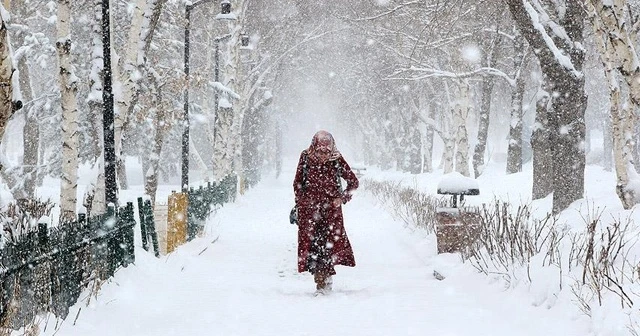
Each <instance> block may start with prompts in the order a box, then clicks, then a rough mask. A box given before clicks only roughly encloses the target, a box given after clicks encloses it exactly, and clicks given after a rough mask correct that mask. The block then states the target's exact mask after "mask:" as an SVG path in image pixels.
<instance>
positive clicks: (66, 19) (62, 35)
mask: <svg viewBox="0 0 640 336" xmlns="http://www.w3.org/2000/svg"><path fill="white" fill-rule="evenodd" d="M70 7H71V4H70V0H59V2H58V23H57V28H58V40H57V41H56V49H57V50H58V66H59V70H58V71H59V80H60V93H61V105H62V138H63V144H62V178H61V182H62V183H61V186H60V218H61V219H62V220H68V221H72V220H75V218H76V204H77V196H76V191H77V188H78V107H77V101H76V92H77V90H78V88H77V82H76V81H77V80H78V78H77V77H76V76H75V75H74V73H73V68H72V65H71V29H70V28H71V16H70V14H71V12H70V11H71V8H70Z"/></svg>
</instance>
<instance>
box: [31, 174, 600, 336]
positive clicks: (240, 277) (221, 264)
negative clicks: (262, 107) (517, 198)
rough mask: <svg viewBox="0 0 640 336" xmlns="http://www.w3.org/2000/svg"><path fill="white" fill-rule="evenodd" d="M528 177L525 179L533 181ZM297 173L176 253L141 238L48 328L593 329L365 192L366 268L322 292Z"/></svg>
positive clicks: (360, 204) (118, 331)
mask: <svg viewBox="0 0 640 336" xmlns="http://www.w3.org/2000/svg"><path fill="white" fill-rule="evenodd" d="M367 173H368V174H369V172H367ZM371 174H372V175H374V176H376V178H382V177H385V178H389V179H392V178H394V177H393V175H394V174H393V173H382V172H375V171H371ZM404 176H405V177H406V176H407V175H404ZM522 176H524V175H522ZM522 176H521V177H520V178H516V179H517V180H519V182H517V184H516V185H521V186H522V187H523V188H522V189H523V190H524V188H525V187H526V183H527V182H526V181H524V182H523V180H524V179H525V178H523V177H522ZM396 177H397V176H396ZM509 178H512V177H509ZM292 180H293V171H288V172H286V173H285V174H284V176H282V177H281V178H280V179H278V180H276V179H267V180H266V181H264V182H262V183H261V184H259V185H258V186H257V187H256V188H254V189H251V190H249V191H248V192H247V193H246V194H245V195H243V196H241V197H239V198H238V199H237V200H236V202H235V203H232V204H228V205H226V206H224V207H223V208H221V209H219V210H218V211H217V213H216V214H215V216H212V218H211V219H210V221H209V223H208V225H207V229H206V233H205V236H203V237H201V238H198V239H196V240H194V241H193V242H191V243H188V244H186V245H184V246H182V247H180V248H179V249H178V250H177V251H176V252H174V253H173V254H170V255H168V256H164V257H162V258H160V259H156V258H153V257H152V255H151V254H150V253H148V252H146V251H144V250H142V249H141V248H139V247H138V249H137V250H136V258H137V259H136V263H135V265H132V266H129V267H128V268H126V269H123V270H120V271H119V272H117V274H116V275H115V277H114V278H113V279H112V280H110V281H109V282H107V283H105V284H104V286H103V287H102V290H101V291H100V292H99V294H98V297H97V300H96V299H95V298H90V300H89V298H88V297H87V294H84V295H83V296H82V297H81V300H80V301H79V302H78V303H77V304H76V305H75V306H74V307H72V308H71V310H70V314H69V317H68V318H67V319H66V320H65V321H63V322H62V324H61V325H60V328H59V330H58V331H55V330H54V328H53V325H54V323H55V322H53V321H49V322H48V325H47V329H46V330H45V332H44V334H45V335H53V334H55V335H83V336H84V335H97V336H100V335H110V336H111V335H154V336H155V335H278V336H280V335H441V336H453V335H472V336H479V335H491V336H500V335H509V336H512V335H563V336H567V335H588V334H589V330H587V329H586V328H587V327H588V323H585V318H586V317H584V316H580V315H579V314H578V313H576V312H574V310H573V309H570V307H567V306H566V305H559V304H556V305H553V306H551V307H549V308H545V307H544V306H541V307H535V306H534V305H533V304H532V303H531V298H530V294H528V293H527V292H526V291H504V289H503V288H502V287H501V286H500V285H499V284H497V283H491V282H490V279H489V278H487V277H485V276H483V275H481V274H478V273H476V272H475V270H474V269H473V268H472V267H471V266H469V265H468V264H462V263H461V262H460V261H459V258H458V257H457V256H454V255H437V254H436V247H435V238H434V237H433V236H428V235H426V234H424V233H423V232H421V231H419V230H416V229H412V228H406V227H404V226H403V224H401V223H400V222H398V221H396V220H394V219H393V218H392V217H391V216H390V214H389V213H388V212H387V211H385V210H384V209H383V208H382V206H380V205H378V204H377V203H376V202H375V201H374V200H373V199H372V198H371V197H370V196H367V195H366V194H365V193H364V192H359V193H357V194H356V195H355V196H354V199H353V201H352V202H351V203H349V204H347V205H346V206H345V208H344V211H345V225H346V229H347V232H348V234H349V237H350V239H351V242H352V245H353V248H354V252H355V256H356V262H357V266H356V267H355V268H347V267H338V268H337V272H338V274H337V276H335V279H334V292H333V293H331V294H330V295H328V296H321V297H314V296H313V295H312V293H313V292H314V289H315V284H314V283H313V279H312V277H311V275H309V274H308V273H305V274H299V273H297V271H296V230H297V228H296V227H295V226H292V225H290V224H289V223H288V214H289V210H290V207H291V206H292V202H293V191H292V188H291V181H292ZM433 180H434V181H429V180H428V179H427V178H425V179H422V180H420V179H418V180H413V181H412V182H411V183H415V184H417V185H422V186H426V185H433V186H435V185H436V184H437V180H436V179H435V178H433ZM514 183H515V182H514ZM528 183H529V186H530V182H528ZM480 188H481V193H482V191H483V190H484V191H485V194H484V196H482V197H488V196H487V195H491V193H492V188H495V189H498V188H499V184H498V183H494V184H493V185H491V186H489V185H487V181H484V182H483V181H482V180H481V181H480ZM434 192H435V189H434ZM137 244H138V245H139V244H140V243H139V239H138V240H137ZM434 270H438V271H439V272H441V273H443V274H444V275H445V276H446V279H445V280H443V281H438V280H436V279H435V278H434V277H433V271H434ZM88 300H89V304H88V306H87V301H88ZM76 315H77V320H75V318H76ZM74 320H75V321H74ZM43 327H44V323H43Z"/></svg>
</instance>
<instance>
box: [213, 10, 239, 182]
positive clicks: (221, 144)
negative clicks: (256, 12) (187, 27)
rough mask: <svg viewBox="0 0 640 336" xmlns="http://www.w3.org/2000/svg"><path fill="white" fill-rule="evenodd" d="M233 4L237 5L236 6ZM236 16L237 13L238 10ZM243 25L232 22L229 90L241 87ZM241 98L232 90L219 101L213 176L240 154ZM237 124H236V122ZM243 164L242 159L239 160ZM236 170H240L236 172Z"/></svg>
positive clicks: (221, 175)
mask: <svg viewBox="0 0 640 336" xmlns="http://www.w3.org/2000/svg"><path fill="white" fill-rule="evenodd" d="M233 8H237V7H235V6H233ZM236 16H237V14H236ZM240 30H241V27H240V26H239V25H238V24H237V23H235V22H234V23H230V24H229V31H230V32H231V37H230V38H229V41H228V42H227V44H228V48H227V50H228V52H227V57H226V62H225V65H224V67H223V69H224V71H223V85H224V86H225V87H226V88H227V89H228V90H230V91H232V92H236V91H237V89H238V86H237V83H238V77H237V76H238V75H239V72H238V70H239V62H240V53H239V51H240V50H239V46H238V44H239V42H240ZM241 105H242V103H241V102H235V103H232V97H231V95H230V94H228V93H225V94H223V95H222V98H221V99H220V102H219V109H218V116H217V118H216V121H215V142H214V146H213V176H214V178H215V179H216V180H218V181H219V180H222V179H223V178H224V177H225V176H227V175H229V174H231V173H232V172H233V170H234V167H233V165H234V163H236V164H237V162H235V161H237V160H238V158H236V156H235V155H234V151H235V149H236V146H237V142H238V141H240V140H239V139H236V138H235V136H236V135H235V134H236V132H237V133H238V134H239V130H241V128H239V126H241V125H239V124H238V123H239V122H240V121H241V117H242V116H241V115H240V114H241V113H242V112H241V109H242V106H241ZM234 124H235V126H234ZM240 164H241V163H240ZM236 173H237V172H236Z"/></svg>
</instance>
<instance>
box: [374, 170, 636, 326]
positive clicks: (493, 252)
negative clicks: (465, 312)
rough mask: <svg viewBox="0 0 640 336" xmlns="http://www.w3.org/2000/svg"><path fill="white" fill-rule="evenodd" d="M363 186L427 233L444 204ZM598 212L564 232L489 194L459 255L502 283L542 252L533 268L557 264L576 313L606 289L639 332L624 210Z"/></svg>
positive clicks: (407, 191) (383, 186)
mask: <svg viewBox="0 0 640 336" xmlns="http://www.w3.org/2000/svg"><path fill="white" fill-rule="evenodd" d="M363 186H364V189H365V190H367V191H369V192H371V193H372V194H373V195H374V196H375V197H376V198H377V199H378V200H379V201H380V202H382V203H383V204H385V205H386V206H388V207H389V208H390V210H391V212H392V213H393V214H394V215H395V216H396V217H397V218H399V219H400V220H402V222H403V223H404V224H405V225H413V226H416V227H423V228H425V229H426V230H427V231H428V232H430V233H431V232H434V231H435V227H434V224H435V223H436V221H437V219H436V215H437V208H439V207H443V206H446V205H447V204H446V201H445V200H444V199H438V198H435V197H433V196H430V195H426V194H424V193H421V192H419V191H416V190H415V189H411V188H406V187H403V186H401V184H400V183H399V182H375V181H371V180H364V181H363ZM602 213H603V212H602V211H600V210H598V209H595V210H594V209H588V210H587V214H586V216H585V215H584V214H581V216H583V217H582V219H583V221H584V227H585V229H584V230H583V231H577V232H570V231H569V230H568V229H567V228H565V227H561V226H560V225H559V223H558V220H557V218H556V217H554V216H553V215H551V214H547V215H545V216H544V217H542V218H537V217H535V216H533V214H532V206H531V204H523V205H518V206H515V205H512V204H510V203H509V202H504V201H501V200H497V199H496V200H494V201H493V203H491V204H484V205H483V206H482V207H481V209H480V210H479V216H480V223H481V230H480V233H479V235H478V238H477V239H476V240H475V242H474V243H473V244H472V246H471V248H469V249H466V250H464V251H462V252H463V253H461V256H462V260H463V261H465V260H468V261H469V262H470V263H471V264H472V265H473V266H474V267H475V268H476V269H477V270H478V271H480V272H482V273H485V274H487V275H489V274H494V275H496V274H497V275H500V276H502V278H503V279H504V280H505V281H506V282H507V283H509V284H510V283H511V282H512V281H513V280H514V277H515V276H516V274H517V273H518V274H522V272H519V271H521V270H525V271H526V276H527V277H528V279H527V280H528V281H529V282H531V281H532V276H531V272H535V271H536V270H537V269H532V268H531V266H532V265H531V263H532V260H533V257H534V256H542V258H540V257H538V258H536V260H542V264H541V265H537V266H539V267H556V268H557V269H558V270H559V277H558V283H559V289H560V290H563V289H564V288H567V287H568V289H569V290H570V291H571V293H572V294H573V295H574V297H575V298H576V300H575V301H574V303H575V305H576V306H577V308H578V309H580V311H582V312H583V313H584V314H585V315H587V316H591V309H592V307H593V306H594V305H599V306H602V305H603V304H604V303H605V302H604V300H603V298H604V297H605V296H606V295H613V297H616V298H618V301H619V305H620V308H621V309H623V310H628V311H629V312H630V313H629V321H630V322H629V323H628V325H627V329H628V330H629V332H630V334H632V335H640V314H638V311H637V309H633V304H634V303H637V302H640V265H639V264H638V262H636V261H632V258H635V257H637V256H635V255H634V256H633V257H632V255H631V253H632V247H634V246H635V244H636V243H637V241H638V237H639V234H638V233H636V232H635V231H634V234H632V233H631V229H632V228H633V219H632V218H631V216H628V217H627V218H626V219H624V220H623V219H619V218H612V220H611V221H607V223H608V224H605V221H604V220H603V218H602ZM563 252H564V256H563ZM563 274H571V275H575V277H574V279H575V280H571V281H569V284H568V286H567V284H565V283H563V282H566V281H567V279H569V277H563ZM610 298H611V297H610ZM610 301H611V300H609V302H610Z"/></svg>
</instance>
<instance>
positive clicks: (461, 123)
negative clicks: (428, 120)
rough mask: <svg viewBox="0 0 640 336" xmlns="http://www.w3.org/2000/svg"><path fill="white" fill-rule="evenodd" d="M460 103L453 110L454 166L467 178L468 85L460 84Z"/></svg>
mask: <svg viewBox="0 0 640 336" xmlns="http://www.w3.org/2000/svg"><path fill="white" fill-rule="evenodd" d="M459 87H460V102H459V103H458V104H457V106H456V108H455V112H454V115H453V125H454V130H455V132H456V133H455V134H456V135H455V145H456V152H455V153H456V154H455V159H456V162H455V166H456V171H457V172H458V173H460V174H462V175H464V176H469V175H470V172H469V137H468V134H467V125H466V120H467V118H468V117H469V109H470V108H471V107H470V104H469V83H467V82H462V83H460V86H459Z"/></svg>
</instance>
